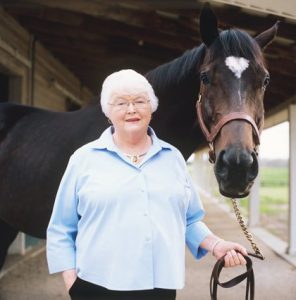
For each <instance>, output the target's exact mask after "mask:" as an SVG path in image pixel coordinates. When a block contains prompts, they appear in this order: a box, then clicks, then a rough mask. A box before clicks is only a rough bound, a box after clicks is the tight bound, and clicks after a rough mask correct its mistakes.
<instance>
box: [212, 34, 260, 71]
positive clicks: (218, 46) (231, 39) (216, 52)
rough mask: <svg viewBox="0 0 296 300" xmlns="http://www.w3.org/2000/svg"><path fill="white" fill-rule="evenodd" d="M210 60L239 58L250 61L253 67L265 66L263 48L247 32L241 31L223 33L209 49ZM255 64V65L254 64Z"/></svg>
mask: <svg viewBox="0 0 296 300" xmlns="http://www.w3.org/2000/svg"><path fill="white" fill-rule="evenodd" d="M207 55H208V58H209V60H210V61H211V60H214V59H215V58H217V57H219V56H220V57H221V55H222V56H223V57H227V56H237V57H244V58H246V59H248V60H249V61H250V63H251V65H252V66H253V67H254V66H255V65H260V66H265V62H264V58H263V55H262V51H261V48H260V47H259V45H258V44H257V42H256V41H255V40H254V39H253V38H252V37H251V36H250V35H249V34H248V33H246V32H244V31H241V30H239V29H228V30H224V31H221V32H220V34H219V38H218V39H216V40H215V41H214V42H213V44H212V45H211V46H210V47H209V48H208V54H207ZM252 62H253V63H252Z"/></svg>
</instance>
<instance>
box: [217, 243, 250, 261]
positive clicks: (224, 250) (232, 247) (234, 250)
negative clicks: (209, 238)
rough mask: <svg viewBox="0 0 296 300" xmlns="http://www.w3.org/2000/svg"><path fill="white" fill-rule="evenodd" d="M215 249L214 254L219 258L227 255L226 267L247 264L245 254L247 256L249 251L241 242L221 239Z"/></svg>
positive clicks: (225, 259) (225, 258)
mask: <svg viewBox="0 0 296 300" xmlns="http://www.w3.org/2000/svg"><path fill="white" fill-rule="evenodd" d="M213 250H214V251H213V255H214V256H215V257H216V258H217V259H220V258H221V257H223V256H224V255H225V257H224V262H225V265H224V266H225V267H235V266H239V265H245V264H246V260H245V258H244V257H243V255H246V256H247V255H248V253H247V250H246V248H244V247H243V246H241V245H240V244H237V243H233V242H228V241H224V240H220V241H219V243H218V244H217V245H216V246H215V249H213ZM242 254H243V255H242Z"/></svg>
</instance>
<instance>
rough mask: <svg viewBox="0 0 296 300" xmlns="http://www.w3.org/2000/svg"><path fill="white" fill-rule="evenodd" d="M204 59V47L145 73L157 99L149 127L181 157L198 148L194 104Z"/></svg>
mask: <svg viewBox="0 0 296 300" xmlns="http://www.w3.org/2000/svg"><path fill="white" fill-rule="evenodd" d="M203 56H204V46H200V47H199V48H194V49H192V50H190V51H187V52H186V53H185V54H183V55H182V56H181V57H179V58H177V59H175V60H173V61H172V62H169V63H167V64H164V65H162V66H159V67H158V68H156V69H154V70H152V71H150V72H149V73H148V74H146V77H147V78H148V80H149V81H150V83H151V84H152V86H153V88H154V90H155V93H156V95H157V96H158V98H159V108H158V110H157V112H156V113H155V116H154V118H153V121H152V126H153V127H155V129H156V131H157V133H158V134H159V136H160V137H161V138H163V139H165V140H167V141H169V142H171V143H172V144H173V145H175V146H176V147H178V148H179V149H180V150H181V152H182V153H183V155H184V156H188V155H190V154H191V153H192V152H193V151H194V150H195V148H196V146H197V145H198V135H199V128H196V126H194V125H195V123H196V112H195V103H196V99H197V96H198V92H199V85H200V80H199V74H198V73H199V67H200V64H201V63H202V60H203Z"/></svg>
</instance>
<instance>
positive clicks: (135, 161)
mask: <svg viewBox="0 0 296 300" xmlns="http://www.w3.org/2000/svg"><path fill="white" fill-rule="evenodd" d="M131 160H132V163H134V164H136V163H138V162H139V155H133V156H132V159H131Z"/></svg>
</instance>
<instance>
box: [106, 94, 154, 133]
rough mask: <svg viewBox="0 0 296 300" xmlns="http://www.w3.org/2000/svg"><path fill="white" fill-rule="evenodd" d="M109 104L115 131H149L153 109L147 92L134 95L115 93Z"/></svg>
mask: <svg viewBox="0 0 296 300" xmlns="http://www.w3.org/2000/svg"><path fill="white" fill-rule="evenodd" d="M109 105H110V111H109V112H110V113H109V119H110V120H111V122H112V124H113V126H114V128H115V131H118V132H125V133H139V132H143V133H144V132H145V133H146V132H147V128H148V126H149V123H150V120H151V115H152V110H151V104H150V100H149V98H148V96H147V94H146V93H140V94H133V95H119V94H113V95H112V97H111V99H110V102H109Z"/></svg>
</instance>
